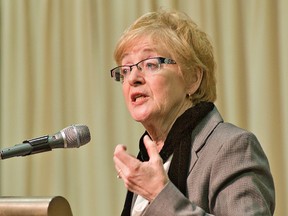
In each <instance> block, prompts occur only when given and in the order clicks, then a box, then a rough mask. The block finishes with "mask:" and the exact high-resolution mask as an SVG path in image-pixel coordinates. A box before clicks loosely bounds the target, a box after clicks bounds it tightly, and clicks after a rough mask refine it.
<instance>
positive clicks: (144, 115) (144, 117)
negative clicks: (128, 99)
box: [130, 112, 149, 122]
mask: <svg viewBox="0 0 288 216" xmlns="http://www.w3.org/2000/svg"><path fill="white" fill-rule="evenodd" d="M130 114H131V116H132V118H133V119H134V120H135V121H137V122H144V121H146V120H147V119H148V117H149V115H148V114H147V113H138V112H137V113H135V112H131V113H130Z"/></svg>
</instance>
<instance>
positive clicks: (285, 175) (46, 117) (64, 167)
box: [0, 0, 288, 216]
mask: <svg viewBox="0 0 288 216" xmlns="http://www.w3.org/2000/svg"><path fill="white" fill-rule="evenodd" d="M159 8H166V9H177V10H180V11H183V12H186V13H187V14H188V15H190V16H191V18H192V19H193V20H194V21H195V22H196V23H198V25H199V26H200V28H202V29H203V30H204V31H206V32H207V33H208V34H209V36H210V38H211V41H212V43H213V45H214V48H215V56H216V61H217V65H218V66H217V92H218V98H217V102H216V105H217V106H218V108H219V110H220V111H221V113H222V114H223V117H224V119H225V120H226V121H228V122H232V123H234V124H236V125H238V126H240V127H242V128H245V129H248V130H250V131H252V132H253V133H255V134H256V136H257V137H258V139H259V140H260V142H261V144H262V146H263V149H264V151H265V152H266V154H267V157H268V159H269V161H270V166H271V170H272V173H273V176H274V180H275V185H276V195H277V204H276V212H275V215H276V216H283V215H288V207H287V203H288V198H287V195H288V189H287V187H288V186H287V183H288V169H287V166H288V159H287V158H288V157H287V155H288V135H287V134H288V133H287V132H288V114H287V110H288V97H287V94H288V85H287V83H288V40H287V38H288V24H287V20H288V14H287V9H288V1H287V0H178V1H177V0H121V1H119V0H0V12H1V17H0V31H1V32H0V40H1V43H0V48H1V56H0V69H1V71H0V82H1V86H0V147H1V149H3V148H6V147H10V146H13V145H15V144H18V143H22V141H24V140H26V139H30V138H34V137H38V136H42V135H46V134H54V133H56V132H58V131H59V130H61V129H63V128H65V127H67V126H69V125H71V124H86V125H87V126H88V127H89V128H90V132H91V136H92V140H91V142H90V143H89V144H87V145H85V146H82V147H81V148H79V149H65V150H64V149H55V150H53V151H51V152H47V153H42V154H36V155H31V156H27V157H15V158H10V159H6V160H2V161H0V195H1V196H55V195H61V196H64V197H65V198H66V199H67V200H68V201H69V203H70V205H71V207H72V211H73V213H74V215H76V216H87V215H99V216H100V215H101V216H103V215H108V216H110V215H111V216H114V215H120V211H121V209H122V205H123V202H124V197H125V194H126V190H125V188H124V185H123V183H122V181H119V180H118V179H117V178H116V175H117V173H116V171H115V170H114V165H113V159H112V157H113V151H114V148H115V146H116V145H117V144H118V143H122V144H125V145H127V146H128V151H129V152H130V153H131V154H133V155H136V154H137V152H138V139H139V137H140V135H141V134H142V133H143V131H144V130H143V128H142V126H141V125H139V124H138V123H136V122H134V121H133V120H132V119H131V117H130V116H129V113H128V112H127V110H126V107H125V104H124V101H123V97H122V92H121V84H120V83H116V82H114V81H113V80H112V79H111V78H110V71H109V70H110V69H111V68H113V67H115V66H116V65H115V62H114V60H113V51H114V47H115V44H116V42H117V40H118V38H119V37H120V35H121V33H122V32H123V31H124V30H125V29H126V28H127V27H128V26H129V25H130V24H131V23H132V22H133V21H134V20H135V19H136V18H138V17H139V16H141V15H142V14H144V13H146V12H148V11H155V10H157V9H159ZM285 110H286V111H285Z"/></svg>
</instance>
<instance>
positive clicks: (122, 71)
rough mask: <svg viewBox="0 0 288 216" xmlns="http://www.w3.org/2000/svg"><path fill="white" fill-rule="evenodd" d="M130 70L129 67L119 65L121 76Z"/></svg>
mask: <svg viewBox="0 0 288 216" xmlns="http://www.w3.org/2000/svg"><path fill="white" fill-rule="evenodd" d="M129 72H130V67H126V66H125V67H121V68H120V73H121V75H123V76H125V75H127V74H128V73H129Z"/></svg>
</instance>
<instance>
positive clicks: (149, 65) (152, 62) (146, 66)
mask: <svg viewBox="0 0 288 216" xmlns="http://www.w3.org/2000/svg"><path fill="white" fill-rule="evenodd" d="M139 66H140V67H141V68H142V70H143V71H149V72H154V71H157V70H159V68H160V63H159V59H158V58H151V59H146V60H144V61H143V62H142V64H141V65H139Z"/></svg>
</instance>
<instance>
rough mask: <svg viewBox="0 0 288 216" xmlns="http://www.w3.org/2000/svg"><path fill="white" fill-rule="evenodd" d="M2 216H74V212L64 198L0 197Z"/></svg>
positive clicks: (0, 213)
mask: <svg viewBox="0 0 288 216" xmlns="http://www.w3.org/2000/svg"><path fill="white" fill-rule="evenodd" d="M0 216H72V211H71V208H70V205H69V203H68V201H67V200H66V199H65V198H64V197H62V196H55V197H0Z"/></svg>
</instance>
